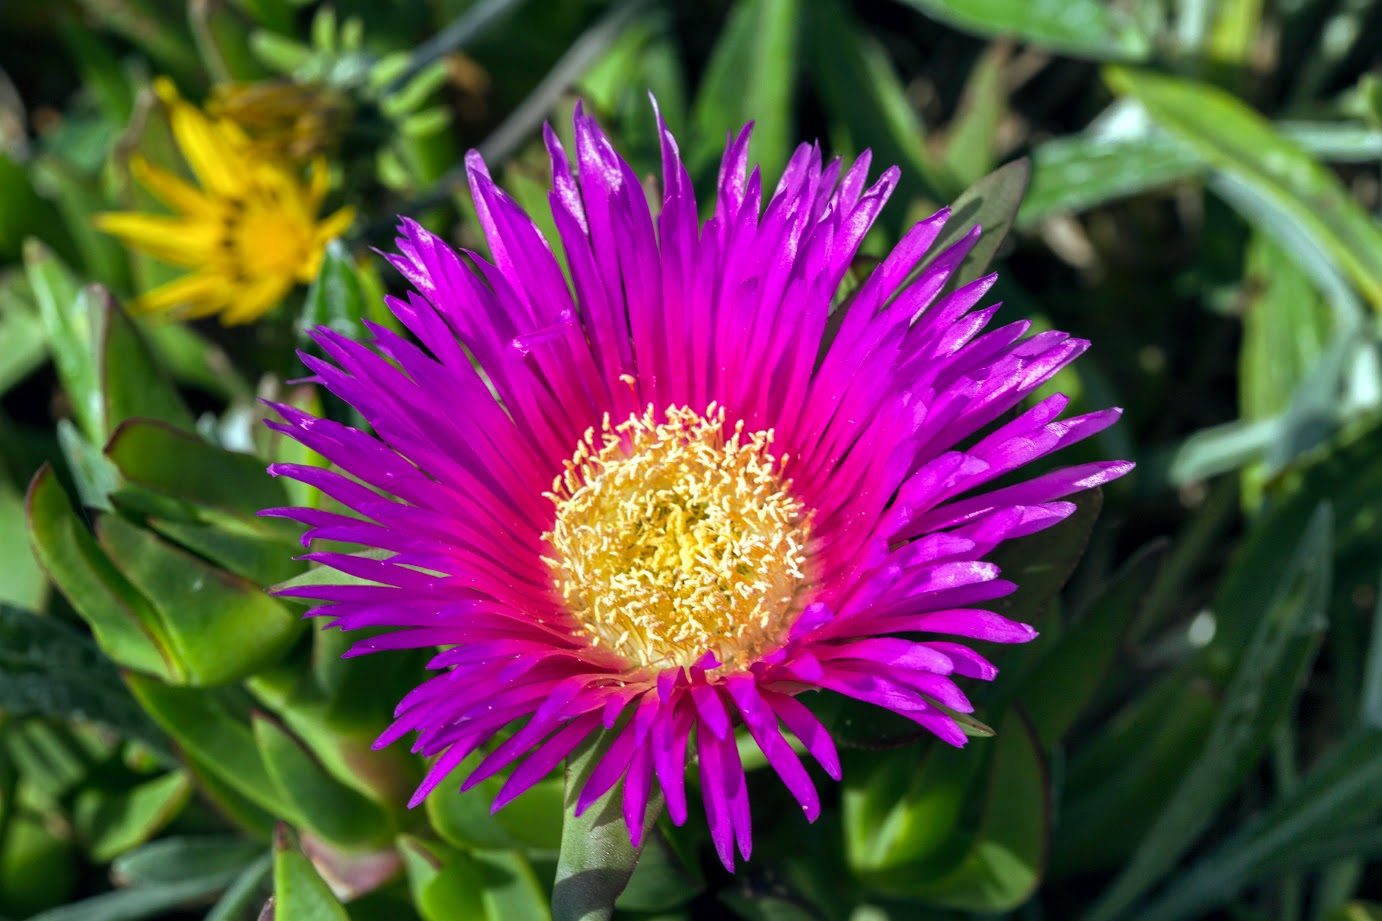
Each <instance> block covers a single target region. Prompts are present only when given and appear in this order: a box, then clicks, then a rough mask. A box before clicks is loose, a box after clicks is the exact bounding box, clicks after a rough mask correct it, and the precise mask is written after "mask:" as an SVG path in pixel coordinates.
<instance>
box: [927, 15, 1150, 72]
mask: <svg viewBox="0 0 1382 921" xmlns="http://www.w3.org/2000/svg"><path fill="white" fill-rule="evenodd" d="M901 2H902V3H904V4H905V5H907V6H912V7H915V8H917V9H919V10H921V11H922V12H924V13H926V14H927V15H928V16H934V17H935V18H936V19H939V20H941V21H942V22H945V23H949V24H950V25H952V26H955V27H956V28H958V29H964V30H965V31H968V32H973V33H975V34H977V35H981V36H983V37H985V38H992V37H1000V36H1002V37H1010V38H1016V39H1018V40H1020V41H1024V42H1031V43H1032V44H1035V45H1041V46H1045V47H1047V48H1049V49H1051V50H1052V51H1057V52H1063V53H1065V54H1069V55H1073V56H1075V57H1085V58H1092V59H1094V60H1100V61H1109V60H1118V61H1128V60H1134V61H1135V60H1141V59H1142V58H1145V57H1147V56H1148V55H1149V54H1151V51H1152V43H1151V38H1150V36H1148V35H1146V34H1144V33H1143V31H1142V30H1141V28H1139V26H1138V24H1137V23H1136V21H1135V20H1134V19H1133V18H1132V16H1131V15H1130V14H1129V13H1127V12H1126V11H1125V10H1124V9H1123V8H1122V7H1119V6H1115V5H1113V4H1107V3H1101V2H1099V0H901Z"/></svg>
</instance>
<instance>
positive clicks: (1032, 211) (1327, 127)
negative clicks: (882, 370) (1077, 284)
mask: <svg viewBox="0 0 1382 921" xmlns="http://www.w3.org/2000/svg"><path fill="white" fill-rule="evenodd" d="M1275 129H1276V131H1278V132H1279V133H1280V134H1282V135H1284V136H1285V137H1287V138H1289V139H1290V140H1292V141H1294V142H1295V143H1297V144H1299V145H1300V146H1301V147H1302V148H1303V149H1305V150H1306V151H1307V152H1308V153H1310V154H1312V155H1313V156H1316V157H1319V158H1321V159H1324V160H1331V161H1343V162H1354V161H1355V160H1363V161H1368V160H1376V159H1377V158H1378V157H1379V156H1382V131H1378V130H1376V129H1369V128H1365V127H1362V126H1357V125H1350V124H1339V123H1333V122H1278V123H1277V124H1276V126H1275ZM1208 169H1209V161H1208V160H1207V159H1206V158H1205V157H1204V156H1203V155H1202V154H1201V153H1200V152H1199V151H1198V150H1197V149H1196V148H1195V147H1193V146H1191V145H1189V144H1187V143H1185V142H1184V141H1183V140H1180V139H1177V138H1175V137H1172V136H1170V135H1167V134H1166V133H1165V132H1163V131H1159V130H1158V131H1154V132H1149V133H1139V134H1135V135H1132V136H1109V135H1105V134H1087V135H1074V136H1068V137H1058V138H1053V139H1051V140H1049V141H1045V142H1043V143H1041V144H1038V145H1037V147H1036V148H1035V149H1034V150H1033V151H1032V187H1031V189H1030V190H1029V191H1028V192H1027V197H1026V199H1025V200H1024V201H1023V202H1022V209H1021V210H1020V211H1019V212H1018V215H1017V226H1018V227H1022V228H1028V227H1032V226H1034V225H1036V224H1037V223H1039V222H1040V221H1041V220H1042V218H1045V217H1047V216H1049V215H1051V214H1053V213H1055V212H1059V211H1076V212H1078V211H1084V210H1087V209H1089V208H1092V207H1095V206H1096V205H1101V204H1103V203H1105V202H1108V201H1112V200H1113V199H1116V198H1123V197H1126V196H1129V195H1136V194H1138V193H1140V192H1145V191H1148V190H1150V189H1155V188H1157V187H1159V186H1164V185H1167V184H1169V183H1171V182H1175V181H1177V180H1181V179H1189V178H1193V177H1196V176H1200V175H1202V174H1203V173H1204V172H1205V171H1206V170H1208Z"/></svg>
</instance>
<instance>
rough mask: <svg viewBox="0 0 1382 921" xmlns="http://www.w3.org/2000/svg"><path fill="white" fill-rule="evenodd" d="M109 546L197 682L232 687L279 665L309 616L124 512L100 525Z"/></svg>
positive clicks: (190, 678)
mask: <svg viewBox="0 0 1382 921" xmlns="http://www.w3.org/2000/svg"><path fill="white" fill-rule="evenodd" d="M97 533H98V535H99V536H100V541H101V544H102V546H103V547H104V548H105V549H106V551H107V553H108V554H109V555H110V558H111V559H112V560H113V561H114V563H115V564H116V565H117V566H118V567H119V568H120V570H121V572H123V573H124V575H125V576H126V577H127V578H128V579H129V580H130V582H131V583H133V584H134V585H135V586H136V587H137V588H138V589H139V590H140V591H141V592H142V594H143V595H144V596H145V597H146V598H148V599H149V601H150V602H152V604H153V606H154V607H155V609H156V610H157V611H158V612H159V614H160V617H161V619H162V622H163V625H164V630H165V631H166V635H167V637H168V641H169V650H170V652H171V653H172V655H173V656H174V657H176V659H177V661H178V663H179V665H180V666H181V667H182V668H183V669H185V671H186V680H187V682H188V683H190V684H193V685H214V684H225V683H227V682H230V681H235V680H238V679H240V678H244V677H246V676H247V675H251V674H253V673H254V672H256V671H258V670H259V669H260V668H263V667H264V666H266V665H269V664H271V663H274V662H277V661H278V659H279V657H280V656H282V654H283V653H284V652H285V651H286V650H287V649H288V647H289V646H291V645H292V643H293V642H294V640H296V638H297V637H298V636H299V635H300V634H301V632H302V630H303V629H304V624H303V622H302V619H301V618H300V617H298V616H297V614H296V613H294V612H293V611H291V610H289V609H288V607H287V606H286V605H284V604H282V603H281V602H279V601H278V600H276V599H275V598H272V597H270V596H269V595H266V594H265V593H264V591H263V589H262V588H261V587H260V586H259V585H257V584H255V583H253V582H250V581H248V580H246V579H243V578H241V577H239V576H235V575H232V574H231V573H228V572H225V571H224V570H220V569H216V568H215V567H212V566H209V565H207V564H206V563H204V562H203V561H201V560H200V559H198V558H197V557H194V556H192V555H191V554H188V553H185V552H184V551H182V550H179V549H177V548H176V547H173V546H172V545H170V544H168V543H166V542H165V541H162V540H160V539H158V538H157V537H156V536H154V534H152V533H151V532H149V531H146V530H144V529H143V528H140V527H138V526H137V525H133V524H130V523H129V522H128V521H126V520H125V519H124V518H121V517H120V516H118V515H107V516H105V517H103V518H102V519H101V520H100V521H99V522H98V524H97Z"/></svg>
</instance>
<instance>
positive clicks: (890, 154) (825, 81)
mask: <svg viewBox="0 0 1382 921" xmlns="http://www.w3.org/2000/svg"><path fill="white" fill-rule="evenodd" d="M807 10H808V13H809V17H808V20H807V23H808V28H809V32H808V37H809V40H810V49H811V62H812V66H811V67H810V75H811V79H812V83H813V84H814V86H815V87H816V91H817V92H818V93H819V94H820V96H821V100H822V102H823V103H824V104H825V108H826V112H827V113H828V114H829V116H830V120H831V124H832V125H834V126H839V127H840V128H842V129H843V130H844V131H845V132H847V133H848V135H849V141H850V143H851V146H852V147H854V148H855V149H856V150H862V149H863V148H869V149H871V150H872V151H873V155H874V157H875V160H874V162H875V163H879V164H885V165H886V164H894V163H895V164H897V165H899V166H900V167H901V168H902V175H901V177H900V178H899V179H898V196H899V198H901V199H902V200H903V201H910V200H912V199H915V198H919V197H922V196H925V197H927V198H931V199H936V200H939V199H940V198H941V195H942V193H941V191H940V189H941V187H942V186H943V184H944V183H943V181H942V179H941V177H940V176H939V175H938V173H937V171H936V169H935V168H934V167H933V166H932V165H931V163H930V161H929V160H928V159H927V157H926V151H925V148H924V146H923V141H924V139H925V134H926V130H925V128H924V126H923V125H922V123H921V119H920V117H919V116H918V115H917V112H916V110H915V108H914V107H913V106H912V102H911V100H910V99H908V98H907V90H906V88H905V87H904V86H903V85H902V80H901V78H899V77H898V75H897V72H896V71H895V70H894V69H893V65H892V62H891V61H890V60H889V59H888V55H887V52H886V51H885V50H884V49H883V47H882V46H881V45H880V44H879V43H878V42H877V41H874V40H872V39H870V38H869V37H868V36H866V35H864V34H863V30H862V29H861V28H860V27H859V25H858V23H857V22H856V21H855V19H854V17H853V15H852V14H851V12H850V11H849V10H848V8H846V7H845V6H844V5H843V4H841V3H840V2H839V0H817V2H815V3H812V4H810V5H809V6H808V7H807ZM837 146H838V145H837Z"/></svg>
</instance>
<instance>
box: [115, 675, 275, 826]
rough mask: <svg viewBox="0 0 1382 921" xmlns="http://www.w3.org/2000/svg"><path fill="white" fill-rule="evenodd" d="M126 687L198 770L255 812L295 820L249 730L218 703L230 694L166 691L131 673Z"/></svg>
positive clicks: (182, 689)
mask: <svg viewBox="0 0 1382 921" xmlns="http://www.w3.org/2000/svg"><path fill="white" fill-rule="evenodd" d="M125 682H126V683H127V684H129V686H130V690H131V691H133V692H134V696H135V698H136V699H138V701H139V703H140V705H141V706H142V707H143V708H144V710H145V711H146V712H147V713H148V714H149V716H151V717H153V719H154V722H156V723H158V724H159V726H161V727H162V728H163V730H164V731H165V732H167V733H168V735H170V736H172V737H173V739H174V740H175V741H176V742H177V744H178V745H179V746H180V747H181V748H182V749H183V750H184V751H186V752H187V754H188V755H190V756H191V757H192V758H193V759H194V760H195V763H196V765H197V766H199V767H200V769H201V770H204V771H207V772H211V773H214V774H215V775H216V776H217V777H218V778H219V779H220V781H221V782H222V783H224V784H225V785H226V786H228V787H229V788H231V789H232V790H234V791H235V792H236V793H238V794H239V795H241V796H244V797H245V798H247V799H249V800H250V801H252V802H253V803H255V804H256V805H258V806H259V807H261V808H263V809H266V810H268V811H269V812H271V813H274V814H276V815H278V816H279V817H286V818H290V819H293V820H295V821H296V820H297V812H296V810H295V809H293V808H292V806H291V804H290V803H289V802H288V801H287V800H286V799H285V798H284V797H282V796H281V795H280V794H279V793H278V787H277V786H276V785H275V784H274V781H273V778H272V777H270V776H269V772H268V769H267V768H266V767H265V766H264V760H263V758H262V757H260V755H259V749H258V747H257V746H256V744H255V739H254V734H253V732H251V730H250V727H249V725H248V724H247V722H246V721H245V720H243V719H241V718H237V717H236V715H235V714H234V712H233V711H232V710H231V708H230V706H228V705H227V703H226V701H225V700H224V699H223V697H224V695H226V694H229V693H230V692H223V691H211V690H192V689H189V688H176V687H170V686H168V685H166V684H164V683H162V682H160V681H155V680H153V679H152V678H145V677H143V676H140V675H135V674H131V673H126V675H125Z"/></svg>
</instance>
